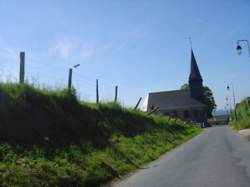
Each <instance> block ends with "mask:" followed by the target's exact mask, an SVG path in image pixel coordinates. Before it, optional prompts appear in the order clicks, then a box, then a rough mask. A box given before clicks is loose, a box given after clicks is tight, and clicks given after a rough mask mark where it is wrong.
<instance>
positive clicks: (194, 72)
mask: <svg viewBox="0 0 250 187" xmlns="http://www.w3.org/2000/svg"><path fill="white" fill-rule="evenodd" d="M202 82H203V80H202V77H201V74H200V71H199V68H198V65H197V62H196V60H195V57H194V53H193V50H192V49H191V69H190V75H189V90H190V94H191V96H192V97H193V98H194V99H196V100H199V101H200V102H203V101H204V95H203V85H202Z"/></svg>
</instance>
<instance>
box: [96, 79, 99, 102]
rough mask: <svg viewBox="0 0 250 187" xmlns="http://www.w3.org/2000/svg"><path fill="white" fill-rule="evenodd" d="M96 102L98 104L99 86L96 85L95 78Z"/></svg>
mask: <svg viewBox="0 0 250 187" xmlns="http://www.w3.org/2000/svg"><path fill="white" fill-rule="evenodd" d="M96 104H99V86H98V79H96Z"/></svg>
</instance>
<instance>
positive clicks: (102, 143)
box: [0, 84, 201, 186]
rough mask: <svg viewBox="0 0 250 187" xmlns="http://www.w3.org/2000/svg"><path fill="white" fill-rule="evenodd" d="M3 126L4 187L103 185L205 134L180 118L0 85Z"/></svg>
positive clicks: (0, 160)
mask: <svg viewBox="0 0 250 187" xmlns="http://www.w3.org/2000/svg"><path fill="white" fill-rule="evenodd" d="M0 121H1V124H0V137H1V143H0V186H99V185H100V184H102V183H105V182H107V181H109V180H111V179H113V178H115V177H119V176H120V175H123V174H126V173H128V172H130V171H132V170H134V169H137V168H140V166H141V165H142V164H144V163H146V162H149V161H151V160H154V159H156V158H158V157H159V156H160V155H161V154H163V153H165V152H166V151H169V150H170V149H172V148H174V147H176V146H177V145H179V144H181V143H182V142H184V141H186V140H188V139H190V138H191V137H193V136H195V135H196V134H198V133H199V132H200V131H201V129H200V128H198V127H196V126H195V125H194V124H191V123H188V122H183V121H181V120H178V119H173V118H170V117H161V116H155V115H150V116H149V115H147V114H146V113H143V112H140V111H135V110H132V109H126V108H124V107H122V106H121V105H120V104H118V103H114V102H110V103H101V104H99V105H96V104H90V103H84V102H80V101H79V100H78V99H77V96H76V94H75V92H70V91H68V90H63V89H59V90H49V89H37V88H34V87H32V86H29V85H26V84H22V85H20V84H0Z"/></svg>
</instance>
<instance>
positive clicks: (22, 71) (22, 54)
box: [19, 52, 25, 83]
mask: <svg viewBox="0 0 250 187" xmlns="http://www.w3.org/2000/svg"><path fill="white" fill-rule="evenodd" d="M24 75H25V52H20V74H19V76H20V77H19V83H24Z"/></svg>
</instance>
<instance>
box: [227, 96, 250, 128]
mask: <svg viewBox="0 0 250 187" xmlns="http://www.w3.org/2000/svg"><path fill="white" fill-rule="evenodd" d="M247 103H248V104H247ZM249 106H250V99H249V98H246V99H243V100H242V101H241V102H240V103H239V105H238V106H237V108H236V114H237V120H236V118H235V111H234V112H233V113H232V114H231V117H232V119H233V120H232V125H233V128H234V129H236V130H241V129H246V128H250V108H248V107H249Z"/></svg>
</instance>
